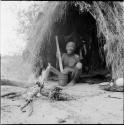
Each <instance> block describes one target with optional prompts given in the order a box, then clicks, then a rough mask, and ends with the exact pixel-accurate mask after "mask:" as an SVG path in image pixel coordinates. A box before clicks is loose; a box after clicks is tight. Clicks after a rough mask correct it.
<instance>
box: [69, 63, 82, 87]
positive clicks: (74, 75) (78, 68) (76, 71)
mask: <svg viewBox="0 0 124 125" xmlns="http://www.w3.org/2000/svg"><path fill="white" fill-rule="evenodd" d="M81 70H82V64H81V63H77V65H76V66H75V68H74V71H73V72H72V80H71V82H70V83H69V84H68V85H74V84H75V83H76V82H78V80H79V76H80V73H81Z"/></svg>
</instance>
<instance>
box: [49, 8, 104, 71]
mask: <svg viewBox="0 0 124 125" xmlns="http://www.w3.org/2000/svg"><path fill="white" fill-rule="evenodd" d="M66 11H67V12H66V15H64V17H63V18H62V19H61V20H59V21H56V22H55V23H54V24H53V25H52V34H51V36H50V38H49V39H50V42H49V43H50V44H49V45H47V46H48V47H49V51H48V53H47V54H48V55H49V56H47V57H48V62H51V63H52V64H53V66H55V61H54V60H56V57H55V54H56V53H55V52H53V49H56V45H55V36H56V35H57V36H58V38H59V45H60V50H61V52H62V53H64V52H65V46H66V43H67V42H68V41H74V42H76V45H77V49H76V53H77V54H80V50H81V52H82V64H83V69H82V73H91V72H95V71H100V72H102V71H104V70H106V62H105V55H104V54H105V53H104V49H103V46H104V44H105V43H102V44H101V42H98V39H97V28H96V21H95V19H94V18H93V17H92V16H91V14H90V13H89V12H84V13H80V12H79V8H78V7H75V6H69V7H68V9H67V10H66ZM51 53H53V54H51Z"/></svg>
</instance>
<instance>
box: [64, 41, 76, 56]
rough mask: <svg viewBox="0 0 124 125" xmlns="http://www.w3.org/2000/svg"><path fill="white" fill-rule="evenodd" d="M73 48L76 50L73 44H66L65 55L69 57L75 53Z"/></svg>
mask: <svg viewBox="0 0 124 125" xmlns="http://www.w3.org/2000/svg"><path fill="white" fill-rule="evenodd" d="M75 48H76V45H75V43H74V42H72V41H70V42H68V43H67V44H66V51H67V54H69V55H71V54H73V53H74V51H75Z"/></svg>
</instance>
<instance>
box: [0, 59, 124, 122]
mask: <svg viewBox="0 0 124 125" xmlns="http://www.w3.org/2000/svg"><path fill="white" fill-rule="evenodd" d="M19 59H20V60H19ZM1 65H2V66H1V71H2V72H1V76H2V77H3V78H8V79H14V80H18V81H19V80H20V81H28V77H29V76H30V70H29V66H28V65H27V64H23V62H22V61H21V58H19V57H18V59H17V58H13V59H12V58H11V59H9V58H4V59H3V60H1ZM56 84H57V82H48V84H47V87H52V86H53V85H56ZM23 90H24V89H22V88H19V87H7V86H2V87H1V94H3V93H6V92H11V91H21V92H22V91H23ZM63 91H64V92H66V93H68V94H71V95H73V96H74V97H75V98H76V99H75V100H70V101H54V102H51V101H50V100H49V99H48V98H46V97H43V96H40V97H39V98H37V99H36V100H34V102H33V107H34V108H33V114H32V115H31V116H30V117H29V116H28V109H27V112H21V111H20V108H19V105H21V104H22V103H23V100H22V99H11V100H10V99H6V98H1V124H34V123H35V124H43V123H51V124H55V123H61V124H67V123H68V124H71V123H75V124H80V123H82V124H90V123H92V124H106V123H108V124H123V93H122V92H107V91H103V90H101V89H100V88H99V84H93V85H89V84H88V83H80V84H77V85H75V86H71V87H64V90H63Z"/></svg>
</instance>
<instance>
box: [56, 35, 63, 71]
mask: <svg viewBox="0 0 124 125" xmlns="http://www.w3.org/2000/svg"><path fill="white" fill-rule="evenodd" d="M55 39H56V47H57V53H58V57H59V68H60V71H61V72H63V65H62V57H61V52H60V48H59V43H58V36H56V37H55Z"/></svg>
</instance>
